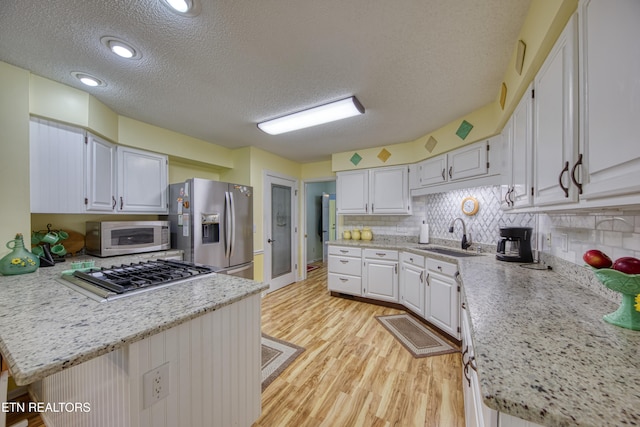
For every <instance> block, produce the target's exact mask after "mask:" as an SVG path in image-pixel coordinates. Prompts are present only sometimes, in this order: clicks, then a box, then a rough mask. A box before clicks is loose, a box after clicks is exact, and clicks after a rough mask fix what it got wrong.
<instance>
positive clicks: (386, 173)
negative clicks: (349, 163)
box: [336, 166, 411, 215]
mask: <svg viewBox="0 0 640 427" xmlns="http://www.w3.org/2000/svg"><path fill="white" fill-rule="evenodd" d="M336 177H337V178H336V200H337V208H338V213H339V214H346V215H349V214H378V215H390V214H393V215H398V214H403V215H411V197H410V196H409V169H408V167H407V166H390V167H385V168H376V169H363V170H357V171H346V172H338V173H337V174H336Z"/></svg>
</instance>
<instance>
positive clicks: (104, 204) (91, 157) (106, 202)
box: [87, 134, 117, 212]
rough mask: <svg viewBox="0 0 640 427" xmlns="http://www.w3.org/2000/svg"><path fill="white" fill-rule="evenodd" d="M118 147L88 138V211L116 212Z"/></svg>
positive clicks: (95, 138)
mask: <svg viewBox="0 0 640 427" xmlns="http://www.w3.org/2000/svg"><path fill="white" fill-rule="evenodd" d="M116 191H117V190H116V146H115V145H114V144H111V143H110V142H107V141H105V140H103V139H100V138H98V137H97V136H95V135H91V134H89V135H88V136H87V211H89V212H115V210H116Z"/></svg>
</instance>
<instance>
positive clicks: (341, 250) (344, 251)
mask: <svg viewBox="0 0 640 427" xmlns="http://www.w3.org/2000/svg"><path fill="white" fill-rule="evenodd" d="M340 252H341V253H343V254H346V253H347V252H349V251H348V250H346V249H340Z"/></svg>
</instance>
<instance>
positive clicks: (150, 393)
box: [142, 362, 171, 409]
mask: <svg viewBox="0 0 640 427" xmlns="http://www.w3.org/2000/svg"><path fill="white" fill-rule="evenodd" d="M170 372H171V365H170V364H169V362H167V363H165V364H163V365H160V366H158V367H157V368H154V369H152V370H150V371H149V372H147V373H145V374H144V375H143V376H142V384H143V387H144V388H143V398H144V407H143V409H146V408H148V407H150V406H151V405H153V404H154V403H156V402H157V401H159V400H162V399H164V398H165V397H167V396H168V395H169V387H170V384H171V377H170Z"/></svg>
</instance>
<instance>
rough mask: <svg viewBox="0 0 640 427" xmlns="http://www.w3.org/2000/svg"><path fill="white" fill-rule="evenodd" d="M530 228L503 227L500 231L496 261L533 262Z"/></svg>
mask: <svg viewBox="0 0 640 427" xmlns="http://www.w3.org/2000/svg"><path fill="white" fill-rule="evenodd" d="M531 234H532V229H531V228H530V227H504V228H501V229H500V237H502V239H500V240H499V241H498V253H497V254H496V259H498V260H500V261H507V262H533V253H532V252H531Z"/></svg>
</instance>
